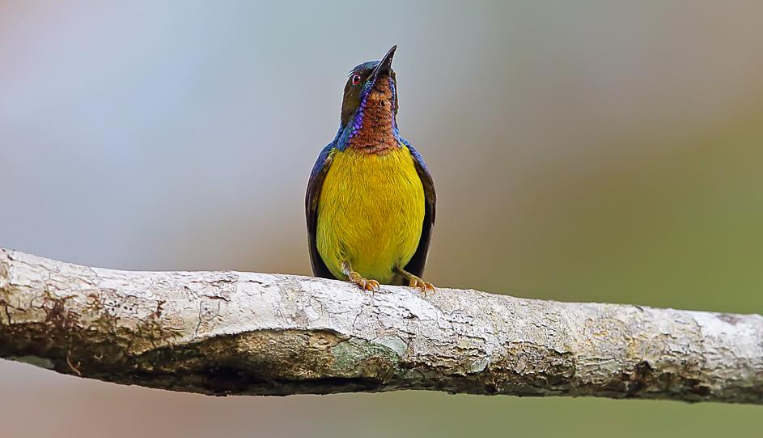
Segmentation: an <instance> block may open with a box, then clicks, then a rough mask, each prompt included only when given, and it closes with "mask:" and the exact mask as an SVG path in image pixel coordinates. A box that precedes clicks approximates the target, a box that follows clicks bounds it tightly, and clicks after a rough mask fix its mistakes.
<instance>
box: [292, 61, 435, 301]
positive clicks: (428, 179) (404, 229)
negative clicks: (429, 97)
mask: <svg viewBox="0 0 763 438" xmlns="http://www.w3.org/2000/svg"><path fill="white" fill-rule="evenodd" d="M396 50H397V46H393V47H392V48H391V49H389V51H387V53H386V54H385V55H384V57H383V58H382V59H381V60H379V61H369V62H364V63H362V64H360V65H358V66H356V67H355V68H353V69H352V70H351V71H350V74H349V77H348V78H347V83H346V84H345V87H344V96H343V99H342V108H341V117H340V124H339V130H338V131H337V133H336V136H335V137H334V139H333V140H332V141H331V142H330V143H329V144H328V145H326V146H325V147H324V148H323V149H322V150H321V151H320V153H319V154H318V159H317V160H316V162H315V165H314V166H313V169H312V171H311V173H310V179H309V181H308V184H307V193H306V195H305V216H306V219H307V231H308V246H309V250H310V261H311V265H312V270H313V274H314V275H315V276H316V277H323V278H329V279H337V280H345V281H349V282H352V283H354V284H356V285H357V286H358V287H360V288H361V289H363V290H366V291H372V292H373V291H376V290H378V289H379V287H380V284H385V285H406V283H407V285H408V286H410V287H415V288H418V289H420V290H421V291H422V292H423V293H424V294H426V293H427V292H433V291H434V290H435V287H434V286H433V285H432V283H429V282H426V281H424V280H423V279H422V278H421V277H422V275H423V272H424V266H425V264H426V260H427V254H428V252H429V242H430V239H431V236H432V228H433V226H434V222H435V204H436V201H437V197H436V193H435V187H434V181H433V180H432V176H431V174H430V173H429V170H428V168H427V165H426V163H424V159H423V158H422V156H421V154H420V153H419V152H418V151H417V150H416V149H415V148H414V147H413V146H412V145H411V143H410V142H408V141H407V140H406V139H404V138H403V137H401V136H400V132H399V130H398V126H397V112H398V93H397V77H396V75H395V71H394V70H393V69H392V59H393V57H394V55H395V51H396Z"/></svg>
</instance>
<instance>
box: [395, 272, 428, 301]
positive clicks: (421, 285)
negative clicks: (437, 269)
mask: <svg viewBox="0 0 763 438" xmlns="http://www.w3.org/2000/svg"><path fill="white" fill-rule="evenodd" d="M395 272H397V273H398V274H400V275H402V276H403V278H405V279H406V280H408V286H409V287H415V288H418V289H421V292H423V293H424V295H426V294H427V292H434V291H435V288H434V285H433V284H432V283H429V282H428V281H424V280H422V279H421V278H419V277H417V276H415V275H413V274H411V273H410V272H408V271H406V270H405V269H403V268H401V267H399V266H395Z"/></svg>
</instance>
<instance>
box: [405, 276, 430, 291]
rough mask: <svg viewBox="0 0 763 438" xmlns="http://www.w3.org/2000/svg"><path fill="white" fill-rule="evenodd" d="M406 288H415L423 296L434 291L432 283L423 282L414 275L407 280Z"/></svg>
mask: <svg viewBox="0 0 763 438" xmlns="http://www.w3.org/2000/svg"><path fill="white" fill-rule="evenodd" d="M408 287H415V288H417V289H420V290H421V292H422V293H423V294H424V295H425V296H426V294H427V293H429V292H434V291H435V288H434V285H433V284H432V283H430V282H428V281H424V280H422V279H421V278H419V277H417V276H415V275H411V276H410V278H409V279H408Z"/></svg>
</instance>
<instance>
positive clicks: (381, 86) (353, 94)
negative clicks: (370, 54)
mask: <svg viewBox="0 0 763 438" xmlns="http://www.w3.org/2000/svg"><path fill="white" fill-rule="evenodd" d="M396 49H397V46H392V48H391V49H389V51H388V52H387V54H386V55H384V57H383V58H382V59H381V61H369V62H364V63H363V64H360V65H358V66H357V67H355V68H353V69H352V71H351V72H350V75H349V77H348V78H347V83H346V84H345V86H344V98H343V99H342V121H341V126H340V130H339V131H340V132H339V134H338V137H339V139H340V142H342V143H344V142H346V141H348V140H349V139H350V138H352V137H353V136H355V135H356V134H358V133H360V132H361V131H365V132H368V131H376V132H382V131H387V132H389V133H390V134H392V133H393V132H394V134H393V135H394V136H395V137H397V127H396V122H395V116H396V115H397V92H396V89H397V79H396V78H395V71H394V70H392V58H393V56H394V55H395V50H396Z"/></svg>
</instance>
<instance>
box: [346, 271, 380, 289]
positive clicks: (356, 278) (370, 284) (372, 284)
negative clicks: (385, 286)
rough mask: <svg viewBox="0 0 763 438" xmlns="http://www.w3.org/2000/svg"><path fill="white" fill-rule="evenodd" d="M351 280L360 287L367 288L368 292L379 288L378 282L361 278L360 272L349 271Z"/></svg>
mask: <svg viewBox="0 0 763 438" xmlns="http://www.w3.org/2000/svg"><path fill="white" fill-rule="evenodd" d="M348 277H349V279H350V281H351V282H353V283H355V284H357V285H358V286H360V288H361V289H363V290H367V291H369V292H374V291H377V290H379V282H378V281H376V280H367V279H365V278H363V277H362V276H361V275H360V274H358V273H357V272H350V275H348Z"/></svg>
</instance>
